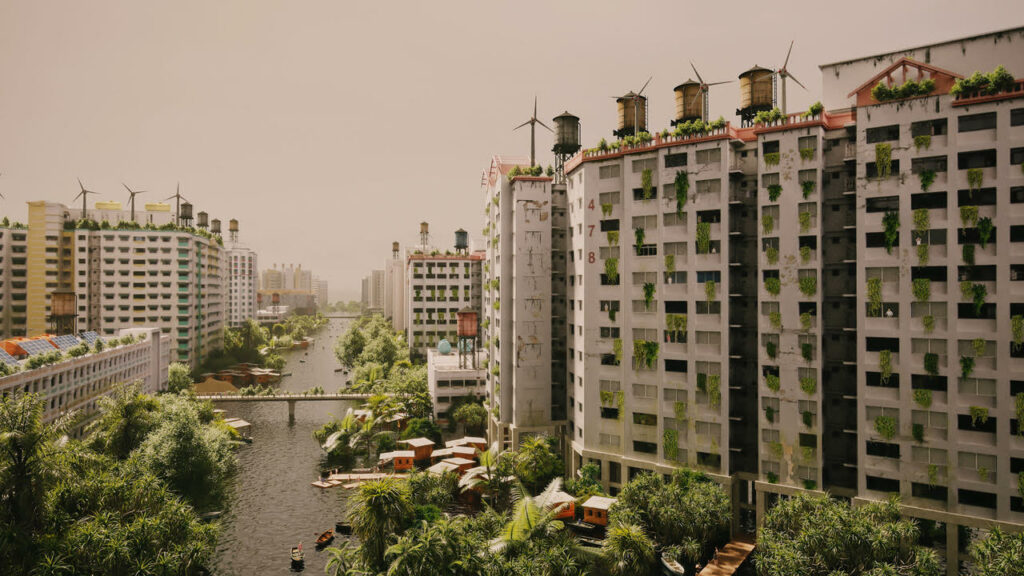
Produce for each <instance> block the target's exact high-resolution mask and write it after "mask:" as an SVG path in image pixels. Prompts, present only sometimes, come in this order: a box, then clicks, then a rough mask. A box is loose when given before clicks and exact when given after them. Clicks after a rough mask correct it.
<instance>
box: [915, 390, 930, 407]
mask: <svg viewBox="0 0 1024 576" xmlns="http://www.w3.org/2000/svg"><path fill="white" fill-rule="evenodd" d="M914 402H916V403H917V405H918V406H920V407H922V408H931V406H932V391H931V390H928V389H925V388H919V389H917V390H914Z"/></svg>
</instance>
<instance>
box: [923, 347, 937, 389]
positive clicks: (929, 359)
mask: <svg viewBox="0 0 1024 576" xmlns="http://www.w3.org/2000/svg"><path fill="white" fill-rule="evenodd" d="M924 371H925V372H927V373H928V374H931V375H932V376H938V375H939V355H938V354H936V353H934V352H925V354H924ZM929 397H930V396H929Z"/></svg>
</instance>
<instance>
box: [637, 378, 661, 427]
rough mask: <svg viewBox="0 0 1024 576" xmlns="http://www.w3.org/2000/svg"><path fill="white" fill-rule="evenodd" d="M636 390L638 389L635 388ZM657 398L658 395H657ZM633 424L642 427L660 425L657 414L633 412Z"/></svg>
mask: <svg viewBox="0 0 1024 576" xmlns="http://www.w3.org/2000/svg"><path fill="white" fill-rule="evenodd" d="M655 388H656V387H655ZM635 389H636V388H634V390H635ZM655 396H657V395H655ZM633 424H639V425H640V426H657V425H658V417H657V416H656V415H655V414H644V413H643V412H633Z"/></svg>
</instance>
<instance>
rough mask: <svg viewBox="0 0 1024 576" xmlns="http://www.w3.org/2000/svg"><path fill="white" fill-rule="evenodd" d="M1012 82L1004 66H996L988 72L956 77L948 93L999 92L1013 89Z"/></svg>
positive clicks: (984, 93) (958, 94)
mask: <svg viewBox="0 0 1024 576" xmlns="http://www.w3.org/2000/svg"><path fill="white" fill-rule="evenodd" d="M1014 83H1015V82H1014V79H1013V75H1012V74H1010V73H1009V72H1007V71H1006V68H1003V67H1002V66H996V69H995V70H993V71H992V72H989V73H988V74H982V73H981V72H975V73H974V74H973V75H971V76H970V77H968V78H958V79H957V80H956V82H953V87H952V88H951V89H950V90H949V93H950V94H952V95H953V96H961V95H964V94H969V93H971V92H978V93H979V95H991V94H999V93H1000V92H1009V91H1011V90H1013V86H1014Z"/></svg>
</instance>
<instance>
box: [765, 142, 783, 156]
mask: <svg viewBox="0 0 1024 576" xmlns="http://www.w3.org/2000/svg"><path fill="white" fill-rule="evenodd" d="M761 152H762V153H764V154H778V153H779V141H778V140H766V141H764V142H762V143H761Z"/></svg>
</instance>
